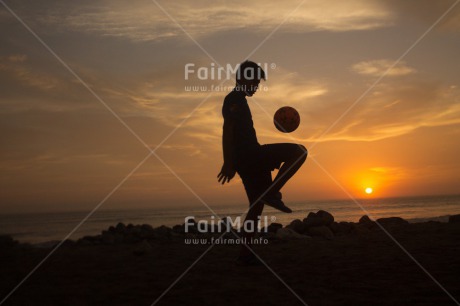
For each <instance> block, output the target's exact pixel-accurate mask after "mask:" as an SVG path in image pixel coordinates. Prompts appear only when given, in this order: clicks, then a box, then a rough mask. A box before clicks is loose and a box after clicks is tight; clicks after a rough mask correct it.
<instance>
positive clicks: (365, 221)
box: [359, 215, 372, 224]
mask: <svg viewBox="0 0 460 306" xmlns="http://www.w3.org/2000/svg"><path fill="white" fill-rule="evenodd" d="M369 222H372V220H371V218H369V216H368V215H364V216H362V217H361V218H360V219H359V223H361V224H364V223H369Z"/></svg>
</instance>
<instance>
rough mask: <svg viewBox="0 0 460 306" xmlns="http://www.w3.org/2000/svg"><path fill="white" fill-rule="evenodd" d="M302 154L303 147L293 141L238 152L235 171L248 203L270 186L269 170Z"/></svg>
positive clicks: (277, 167) (270, 176)
mask: <svg viewBox="0 0 460 306" xmlns="http://www.w3.org/2000/svg"><path fill="white" fill-rule="evenodd" d="M303 154H304V149H303V147H302V146H299V145H298V144H294V143H277V144H267V145H262V146H259V147H258V148H255V149H251V150H246V151H244V152H241V153H240V154H238V155H237V162H236V171H237V172H238V174H239V175H240V177H241V180H242V181H243V185H244V188H245V190H246V194H247V196H248V199H249V202H250V204H253V203H254V202H255V201H256V200H257V199H258V198H259V197H260V196H261V195H262V194H263V193H265V191H266V190H267V189H268V188H269V187H270V186H271V184H272V175H271V171H273V170H275V169H279V168H280V166H281V164H282V163H283V162H285V161H287V160H291V159H295V158H297V157H299V156H301V155H303ZM269 192H270V191H269Z"/></svg>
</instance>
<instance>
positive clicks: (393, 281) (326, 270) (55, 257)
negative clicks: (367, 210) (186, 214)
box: [0, 211, 460, 306]
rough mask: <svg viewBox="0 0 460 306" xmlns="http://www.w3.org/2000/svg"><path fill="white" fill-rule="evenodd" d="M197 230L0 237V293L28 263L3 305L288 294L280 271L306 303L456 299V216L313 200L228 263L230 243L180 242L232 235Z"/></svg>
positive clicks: (254, 301)
mask: <svg viewBox="0 0 460 306" xmlns="http://www.w3.org/2000/svg"><path fill="white" fill-rule="evenodd" d="M199 229H200V227H198V226H197V225H195V226H193V225H192V226H191V227H190V228H189V231H188V232H186V231H185V224H180V225H176V226H173V227H166V226H160V227H156V228H153V227H152V226H150V225H146V224H143V225H133V224H128V225H125V224H123V223H119V224H117V225H115V226H110V227H109V228H107V229H105V230H104V231H102V232H101V233H100V234H99V235H93V236H86V237H82V238H80V239H78V240H76V241H73V240H68V241H65V242H63V243H62V244H60V245H59V247H58V248H53V247H55V246H57V243H60V242H53V243H49V244H47V245H42V246H40V247H37V246H36V245H30V244H25V243H19V242H18V241H15V240H14V239H12V238H11V237H9V236H0V271H2V273H0V296H2V297H5V296H7V295H8V294H9V293H10V292H11V290H13V289H14V288H15V287H16V286H17V285H18V284H19V283H20V282H21V281H23V280H24V278H25V277H28V275H29V274H30V273H31V271H34V272H33V273H32V274H31V276H30V277H29V278H27V280H26V281H25V282H24V283H23V284H22V285H21V286H20V287H19V289H18V290H17V291H16V292H14V294H13V295H11V297H9V299H8V300H7V301H6V303H5V305H144V304H145V305H151V304H152V303H153V302H154V301H155V300H156V299H158V298H159V297H162V298H161V302H160V304H163V305H215V304H219V305H260V304H269V305H282V304H287V305H297V304H300V303H299V299H298V298H297V297H296V296H295V295H293V294H292V292H290V290H289V289H287V287H286V286H285V285H283V283H282V282H280V279H282V280H283V282H285V284H287V285H288V286H289V288H291V289H292V290H293V291H294V292H295V293H296V294H297V296H298V297H300V298H301V299H302V300H303V301H305V303H307V304H308V305H366V306H367V305H392V306H393V305H453V304H455V303H454V302H453V300H452V298H451V297H450V296H449V295H447V294H446V291H447V292H449V294H450V295H451V296H452V297H454V298H456V299H457V300H459V299H460V287H459V286H458V275H459V274H460V260H459V258H460V239H458V238H459V237H460V215H455V216H450V218H449V222H438V221H427V222H421V223H409V222H407V220H404V219H402V218H398V217H393V218H382V219H377V220H371V219H370V218H368V217H367V216H363V217H361V218H360V220H359V221H358V222H336V221H335V220H334V217H333V216H332V215H331V214H329V213H328V212H325V211H318V212H315V213H313V212H312V213H310V214H308V215H307V216H305V218H304V219H303V220H293V221H292V222H291V223H290V224H289V225H286V226H283V225H281V224H277V223H272V224H270V225H268V226H267V228H266V231H265V228H264V229H262V230H261V231H260V232H259V233H257V236H258V237H261V238H263V239H264V240H265V241H268V243H267V244H259V245H254V251H255V252H256V253H257V254H258V255H259V256H260V258H261V259H263V261H264V262H265V263H266V264H267V265H268V267H270V269H267V267H266V266H259V267H239V266H237V265H236V264H235V258H236V257H237V255H238V253H239V250H240V246H239V245H236V244H235V245H229V244H227V245H224V244H214V245H212V248H211V245H210V244H209V243H206V244H187V243H186V240H187V239H188V240H190V239H193V238H194V240H197V241H203V240H204V241H205V242H209V241H211V240H212V239H213V238H214V239H216V238H218V237H220V236H222V237H224V238H229V239H230V238H232V239H234V238H235V235H234V234H233V233H232V232H225V231H223V230H222V228H221V232H216V230H217V231H219V229H218V228H215V226H214V228H213V227H210V228H208V230H207V231H205V232H200V231H199ZM213 231H214V232H213ZM388 234H390V235H391V237H390V236H389V235H388ZM396 242H397V243H396ZM50 254H51V255H50ZM408 255H410V256H408ZM414 260H416V261H417V263H418V264H417V263H416V262H415V261H414ZM37 265H40V266H37ZM420 266H422V267H423V268H424V269H425V270H422V269H421V268H420ZM424 271H427V272H429V273H430V275H431V277H430V276H428V275H427V273H425V272H424ZM273 273H276V275H277V276H278V277H279V278H278V277H276V276H275V275H274V274H273ZM181 275H184V276H183V278H180V279H179V280H178V278H179V277H180V276H181ZM432 277H433V278H434V279H436V281H437V282H438V283H439V284H441V285H442V286H443V288H444V289H445V291H444V290H443V289H442V288H441V287H440V286H439V285H438V284H437V283H435V282H434V281H433V278H432ZM176 281H177V283H175V282H176ZM172 284H174V285H173V286H172V289H171V290H170V291H167V293H166V294H165V291H166V290H169V289H168V288H169V287H170V286H171V285H172ZM164 294H165V295H164ZM163 295H164V296H163ZM242 298H244V302H243V303H242V302H241V299H242Z"/></svg>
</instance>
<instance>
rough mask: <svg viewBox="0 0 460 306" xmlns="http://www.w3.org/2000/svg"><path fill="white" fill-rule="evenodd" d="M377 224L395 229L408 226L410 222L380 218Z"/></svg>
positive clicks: (397, 218)
mask: <svg viewBox="0 0 460 306" xmlns="http://www.w3.org/2000/svg"><path fill="white" fill-rule="evenodd" d="M377 223H379V224H380V225H381V226H383V227H385V228H395V227H400V226H405V225H408V224H409V222H408V221H406V220H404V219H403V218H399V217H390V218H380V219H377Z"/></svg>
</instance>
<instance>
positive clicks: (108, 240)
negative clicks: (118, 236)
mask: <svg viewBox="0 0 460 306" xmlns="http://www.w3.org/2000/svg"><path fill="white" fill-rule="evenodd" d="M101 242H102V243H103V244H115V235H114V234H113V233H112V232H110V231H102V235H101Z"/></svg>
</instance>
